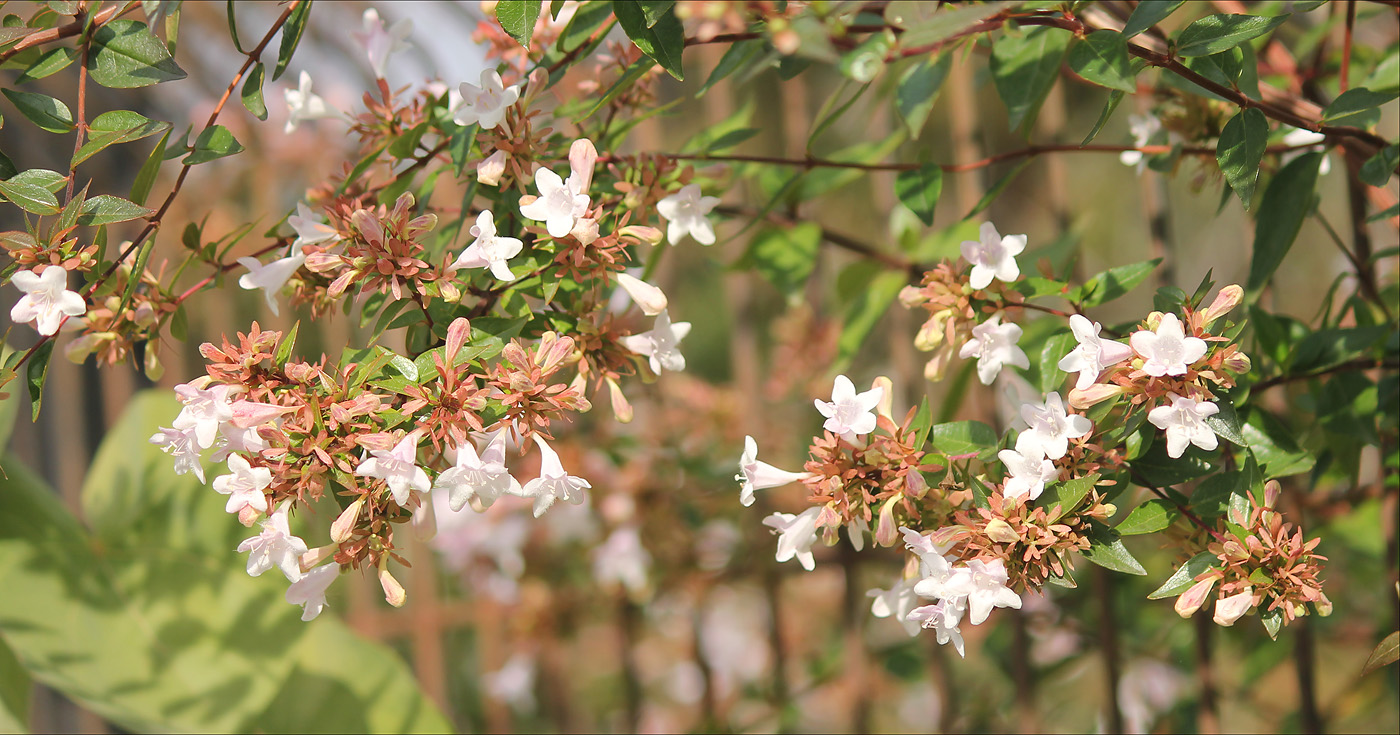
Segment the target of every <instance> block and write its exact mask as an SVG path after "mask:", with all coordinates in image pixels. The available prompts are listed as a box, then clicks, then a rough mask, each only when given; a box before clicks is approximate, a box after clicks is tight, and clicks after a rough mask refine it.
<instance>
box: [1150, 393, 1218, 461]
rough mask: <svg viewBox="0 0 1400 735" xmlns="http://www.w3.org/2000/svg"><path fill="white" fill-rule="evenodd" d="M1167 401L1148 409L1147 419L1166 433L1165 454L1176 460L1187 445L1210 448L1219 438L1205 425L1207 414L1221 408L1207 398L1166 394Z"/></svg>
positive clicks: (1209, 414) (1215, 444)
mask: <svg viewBox="0 0 1400 735" xmlns="http://www.w3.org/2000/svg"><path fill="white" fill-rule="evenodd" d="M1167 399H1168V400H1170V401H1171V403H1170V404H1167V405H1162V406H1158V407H1156V408H1154V409H1152V410H1151V411H1148V412H1147V420H1148V421H1150V422H1152V425H1153V426H1155V427H1157V428H1159V429H1161V430H1162V431H1164V432H1166V434H1167V456H1169V457H1171V458H1173V459H1175V458H1177V457H1180V456H1181V455H1182V453H1184V452H1185V451H1186V446H1187V445H1188V444H1195V445H1196V446H1198V447H1200V448H1201V449H1204V450H1206V451H1210V450H1212V449H1215V447H1216V446H1217V445H1218V441H1217V440H1216V437H1215V431H1214V430H1213V429H1211V428H1210V426H1209V425H1208V424H1206V421H1205V420H1206V419H1207V418H1208V417H1211V416H1214V415H1215V414H1217V413H1220V407H1219V406H1217V405H1215V404H1214V403H1210V402H1208V401H1196V400H1193V399H1190V398H1182V397H1181V396H1179V395H1177V394H1175V393H1168V394H1167Z"/></svg>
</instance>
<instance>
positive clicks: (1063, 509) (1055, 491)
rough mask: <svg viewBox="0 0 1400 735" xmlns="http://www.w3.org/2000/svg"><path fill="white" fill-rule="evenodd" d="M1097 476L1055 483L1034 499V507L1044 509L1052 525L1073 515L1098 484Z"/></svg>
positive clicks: (1086, 476)
mask: <svg viewBox="0 0 1400 735" xmlns="http://www.w3.org/2000/svg"><path fill="white" fill-rule="evenodd" d="M1098 481H1099V476H1098V475H1096V474H1093V475H1085V476H1084V477H1076V478H1074V479H1072V480H1066V481H1064V482H1057V483H1055V484H1053V485H1051V486H1050V487H1048V488H1045V492H1044V493H1042V494H1041V496H1040V497H1039V498H1037V499H1036V505H1037V506H1039V507H1041V508H1045V509H1046V511H1047V517H1048V518H1049V519H1050V521H1051V522H1052V523H1053V522H1055V521H1058V520H1060V519H1061V518H1064V517H1065V516H1067V515H1070V514H1071V513H1073V512H1074V511H1075V510H1076V509H1078V508H1079V504H1080V503H1082V502H1083V501H1084V498H1085V497H1086V496H1088V495H1089V491H1090V490H1093V489H1094V485H1096V484H1098Z"/></svg>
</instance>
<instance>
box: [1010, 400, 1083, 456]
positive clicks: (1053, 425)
mask: <svg viewBox="0 0 1400 735" xmlns="http://www.w3.org/2000/svg"><path fill="white" fill-rule="evenodd" d="M1021 419H1022V420H1023V421H1025V422H1026V426H1027V427H1029V428H1027V429H1026V430H1025V431H1023V432H1021V436H1020V437H1018V438H1017V439H1016V451H1018V452H1020V453H1021V454H1022V455H1025V456H1026V457H1036V456H1040V457H1046V458H1048V459H1059V458H1060V457H1063V456H1065V452H1068V451H1069V440H1070V439H1078V438H1079V437H1081V436H1084V435H1085V434H1088V433H1089V432H1090V431H1091V430H1092V429H1093V428H1094V423H1093V422H1092V421H1090V420H1089V419H1087V418H1084V417H1083V416H1078V415H1075V416H1070V415H1068V414H1067V413H1066V412H1065V403H1064V401H1063V400H1061V399H1060V394H1059V393H1050V394H1049V395H1047V396H1045V405H1043V406H1037V405H1035V404H1034V403H1026V404H1023V405H1022V406H1021Z"/></svg>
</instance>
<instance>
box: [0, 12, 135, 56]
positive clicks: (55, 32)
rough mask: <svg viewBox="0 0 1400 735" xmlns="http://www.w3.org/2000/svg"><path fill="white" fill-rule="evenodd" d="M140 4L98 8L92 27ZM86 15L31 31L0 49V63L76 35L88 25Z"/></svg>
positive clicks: (100, 24) (110, 20)
mask: <svg viewBox="0 0 1400 735" xmlns="http://www.w3.org/2000/svg"><path fill="white" fill-rule="evenodd" d="M140 5H141V4H140V3H137V2H129V3H126V4H125V5H113V6H112V7H110V8H106V9H103V10H100V11H98V13H97V14H96V15H94V16H92V24H91V25H92V29H93V30H96V29H98V28H100V27H102V26H104V25H106V24H108V23H110V22H112V21H113V20H115V19H117V18H118V17H120V16H122V15H125V14H126V13H128V12H130V11H132V10H134V9H136V8H138V7H140ZM86 16H87V14H86V13H83V14H82V15H79V16H78V17H77V19H76V20H74V21H73V22H72V23H66V24H64V25H61V26H59V27H57V28H44V29H42V30H36V31H34V32H33V33H31V34H29V35H27V36H25V37H24V38H21V39H20V40H19V43H16V44H15V45H13V46H11V47H9V48H8V49H5V50H4V51H0V63H4V62H6V61H8V60H9V59H10V57H11V56H14V55H15V54H17V53H19V52H21V51H24V50H26V49H31V48H34V47H35V46H42V45H43V44H46V43H53V42H54V41H58V40H60V39H64V38H68V37H70V36H76V35H78V34H79V33H82V32H83V29H84V28H86V27H87V26H88V19H87V17H86Z"/></svg>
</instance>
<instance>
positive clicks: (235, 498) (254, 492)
mask: <svg viewBox="0 0 1400 735" xmlns="http://www.w3.org/2000/svg"><path fill="white" fill-rule="evenodd" d="M228 468H229V469H230V470H232V474H228V475H219V476H218V477H216V478H214V492H216V493H219V494H220V495H227V496H228V502H227V503H225V504H224V510H225V511H227V512H229V513H238V512H240V511H242V510H243V508H244V507H245V506H246V507H248V508H252V509H253V510H256V511H259V512H261V513H266V512H267V495H266V494H265V493H264V492H263V491H264V490H266V489H267V486H268V485H271V484H272V470H270V469H268V468H266V467H254V466H252V465H250V464H248V460H246V459H244V458H243V455H240V454H231V455H229V458H228Z"/></svg>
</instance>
